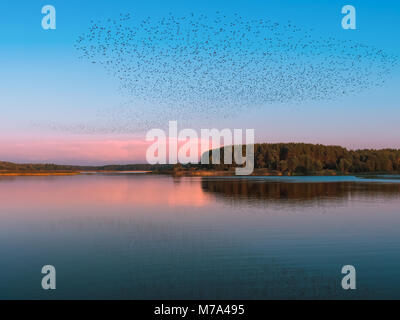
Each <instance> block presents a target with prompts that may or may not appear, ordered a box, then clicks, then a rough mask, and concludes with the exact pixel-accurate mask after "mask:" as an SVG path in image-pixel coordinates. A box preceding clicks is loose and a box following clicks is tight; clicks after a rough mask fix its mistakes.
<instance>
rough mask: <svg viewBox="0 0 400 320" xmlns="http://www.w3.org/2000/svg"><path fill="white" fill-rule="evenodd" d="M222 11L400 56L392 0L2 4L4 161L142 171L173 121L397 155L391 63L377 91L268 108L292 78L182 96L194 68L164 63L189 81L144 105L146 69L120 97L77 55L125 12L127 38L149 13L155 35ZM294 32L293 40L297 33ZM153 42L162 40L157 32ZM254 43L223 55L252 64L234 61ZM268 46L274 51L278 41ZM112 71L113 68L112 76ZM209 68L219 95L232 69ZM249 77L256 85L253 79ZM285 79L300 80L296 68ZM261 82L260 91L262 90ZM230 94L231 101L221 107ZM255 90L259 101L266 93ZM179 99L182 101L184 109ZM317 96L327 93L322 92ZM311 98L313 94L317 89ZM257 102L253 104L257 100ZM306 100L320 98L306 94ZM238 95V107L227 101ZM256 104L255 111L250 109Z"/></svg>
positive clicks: (399, 138)
mask: <svg viewBox="0 0 400 320" xmlns="http://www.w3.org/2000/svg"><path fill="white" fill-rule="evenodd" d="M48 4H49V5H53V6H54V7H55V8H56V23H57V24H56V29H55V30H43V28H42V26H41V20H42V17H43V16H44V15H43V14H42V13H41V9H42V7H43V6H44V5H48ZM347 4H351V5H353V6H354V7H355V8H356V19H357V28H356V30H344V29H343V28H342V26H341V20H342V18H343V14H342V13H341V8H342V7H343V6H344V5H347ZM217 12H218V15H223V16H226V17H227V18H223V19H222V20H223V23H229V21H230V20H229V19H233V17H234V16H235V14H237V15H240V17H241V18H242V19H243V20H245V21H247V22H248V21H258V20H260V19H265V20H269V21H272V22H277V23H280V24H281V25H283V26H284V25H287V24H288V21H290V23H291V24H292V25H296V26H297V27H298V28H300V29H301V30H303V31H301V32H308V33H307V34H310V36H311V37H312V38H313V39H321V40H319V41H320V42H319V43H324V42H323V41H327V40H325V39H331V38H332V39H335V40H334V41H335V43H339V44H340V43H341V42H343V44H344V45H343V48H344V49H343V52H344V53H343V54H348V53H349V50H351V49H350V46H348V45H345V43H358V44H362V45H365V46H368V47H370V48H374V50H382V51H383V52H384V53H385V54H386V55H388V56H390V57H394V58H395V59H397V57H400V40H399V37H398V30H400V19H399V18H400V2H398V1H394V0H393V1H389V0H384V1H370V0H362V1H336V0H319V1H315V0H314V1H308V0H306V1H295V0H293V1H289V0H280V1H277V0H275V1H271V0H263V1H261V0H260V1H257V0H250V1H240V0H239V1H237V0H235V1H222V0H220V1H218V0H217V1H215V0H214V1H177V0H171V1H161V0H159V1H155V0H150V1H135V0H133V1H123V0H114V1H100V0H99V1H96V2H94V1H76V0H69V1H60V0H58V1H57V0H49V1H36V0H25V1H9V0H2V1H1V3H0V74H1V76H0V108H1V117H0V161H1V160H2V161H14V162H23V163H26V162H51V163H59V164H108V163H143V162H145V152H146V148H147V147H148V143H146V142H145V139H144V137H145V134H146V131H147V130H149V129H151V128H154V127H160V128H166V127H167V126H168V121H173V120H178V123H179V122H180V123H181V126H182V127H181V129H183V128H184V127H190V128H194V129H196V130H199V129H200V128H218V129H223V128H230V129H232V130H233V129H235V128H242V129H247V128H251V129H254V130H255V139H256V142H309V143H321V144H328V145H342V146H345V147H348V148H352V149H358V148H386V147H390V148H400V129H399V126H398V119H399V118H400V108H399V101H400V92H399V90H398V89H399V84H400V68H399V65H398V64H397V65H395V66H394V67H391V68H389V69H390V70H389V71H390V72H386V71H385V74H383V75H380V77H384V80H385V81H384V83H381V82H379V85H376V86H366V88H364V89H363V90H360V91H357V92H352V93H351V94H346V95H342V94H341V92H338V93H337V95H336V94H335V90H338V89H340V88H341V87H340V85H338V84H337V83H336V82H335V86H334V87H333V89H332V90H331V91H330V92H329V93H328V94H327V95H326V98H327V99H323V98H322V99H309V100H307V99H306V100H304V99H302V101H297V100H299V99H297V100H296V98H293V97H291V98H290V99H286V100H282V99H272V98H271V100H270V101H264V100H265V97H266V96H268V95H270V96H271V95H273V96H275V95H279V97H282V95H285V96H287V92H288V91H290V90H292V88H291V87H290V83H291V82H290V80H287V79H288V77H289V79H290V76H291V74H290V73H288V72H285V73H283V77H280V78H279V79H281V80H279V83H278V84H276V82H277V81H278V80H276V79H275V78H273V81H272V80H271V81H270V82H267V81H266V80H263V79H261V78H260V75H259V74H258V73H254V70H255V68H256V66H258V65H257V64H254V66H253V69H251V72H250V71H249V73H248V74H242V77H240V76H239V77H238V78H237V79H236V80H233V82H234V85H236V87H234V86H233V85H232V86H231V87H229V86H228V89H226V90H227V91H224V92H223V97H222V98H223V99H222V98H221V97H220V96H217V95H215V93H218V92H220V91H218V90H213V88H216V87H215V83H214V82H213V81H214V80H213V81H210V82H209V83H208V84H202V88H203V89H205V92H206V94H205V96H200V95H194V94H193V92H190V93H188V94H187V92H188V88H189V87H190V83H191V82H195V78H196V76H195V75H194V74H191V73H190V71H191V69H190V68H186V67H185V68H186V69H184V68H183V69H182V68H181V69H179V70H180V71H182V72H185V73H178V72H177V73H175V74H173V72H171V70H172V69H168V68H169V66H167V68H166V69H165V70H169V72H170V74H168V75H167V76H168V77H170V78H168V79H172V80H171V81H172V82H171V83H174V84H175V87H176V84H177V83H178V84H179V83H180V82H185V80H186V82H188V83H189V84H188V86H189V87H184V88H183V87H182V88H181V87H179V89H180V91H178V90H174V88H172V92H170V93H171V94H170V95H168V94H166V93H167V92H169V91H168V90H171V89H170V88H169V87H165V88H163V89H160V92H161V93H160V94H159V95H154V99H153V100H151V101H150V102H148V101H147V102H144V101H143V96H145V95H147V96H151V95H152V94H154V92H153V91H151V88H150V87H151V85H150V86H149V85H147V84H146V83H145V80H146V78H145V77H144V76H143V73H142V74H138V75H135V74H134V73H133V72H132V74H129V75H128V77H129V78H128V80H129V81H131V80H135V81H137V85H135V86H131V87H128V88H129V89H132V90H131V91H129V92H128V91H127V90H124V89H123V88H122V89H121V85H122V86H124V85H125V89H126V82H123V80H121V79H119V78H118V75H117V76H116V75H115V74H113V73H112V72H111V73H110V72H109V70H107V69H106V68H104V67H103V65H102V64H100V63H98V62H99V60H97V63H94V61H92V60H93V58H87V57H83V58H82V50H79V49H77V47H76V43H77V40H78V39H79V37H80V36H82V35H88V34H90V28H91V26H93V23H97V24H98V25H100V26H101V25H107V23H108V22H107V21H109V20H108V19H111V21H112V20H114V19H116V20H118V19H119V18H120V14H124V15H125V14H130V15H131V20H130V21H129V22H126V23H130V24H129V25H128V24H127V26H130V27H131V28H133V29H134V30H137V28H139V24H138V22H139V21H143V20H146V19H148V17H150V20H151V22H148V23H149V24H150V27H151V28H152V29H151V30H153V31H152V32H153V33H154V32H156V33H157V34H160V31H162V27H160V21H161V20H162V19H163V18H165V17H167V18H168V17H171V16H172V17H191V15H192V14H194V15H195V16H196V17H198V16H200V15H204V16H207V17H210V19H209V20H206V21H208V22H206V24H207V23H212V21H214V20H215V17H216V15H217ZM124 23H125V22H124ZM135 28H136V29H135ZM154 30H155V31H154ZM146 32H147V31H144V30H137V36H138V37H142V38H143V37H145V36H146ZM301 32H300V34H303V33H301ZM189 36H190V35H189ZM267 36H268V35H267ZM283 36H285V35H283ZM160 37H161V38H162V36H161V35H160ZM161 38H160V39H161ZM86 39H88V38H87V37H86ZM144 39H145V38H144ZM204 40H205V39H203V38H198V40H193V39H192V40H190V41H192V42H191V43H192V44H196V41H198V42H203V41H204ZM211 40H212V41H214V42H213V43H215V44H216V43H219V42H218V41H221V38H218V37H215V38H213V39H211ZM295 40H296V39H294V40H293V41H295ZM85 41H86V40H85ZM85 41H83V42H84V43H85V45H90V44H93V43H90V42H88V41H86V42H85ZM132 41H133V44H135V45H136V44H137V43H134V42H135V41H136V40H135V39H133V40H132ZM149 41H150V40H149ZM163 41H164V40H160V42H159V43H157V42H156V41H155V40H154V39H153V40H152V41H151V45H152V46H156V47H157V46H159V47H162V46H163V45H168V41H167V40H165V41H164V42H163ZM171 41H172V42H171V43H172V44H173V45H177V47H179V46H180V45H181V43H179V42H178V41H177V40H175V39H174V40H171ZM185 41H186V40H185ZM257 41H258V40H257V39H256V38H254V39H252V40H250V42H246V43H244V44H243V47H242V48H240V47H238V46H232V47H230V51H229V52H228V53H229V57H228V58H227V59H228V60H229V59H231V60H229V61H235V62H240V63H244V62H246V59H247V58H246V57H242V56H240V53H243V52H245V53H246V52H248V51H245V50H248V49H247V48H245V46H247V45H249V46H250V45H251V46H252V48H253V49H254V51H255V52H257V53H261V52H262V50H264V49H266V48H264V47H263V45H262V44H260V43H259V42H257ZM272 41H273V42H272V44H275V43H277V42H274V40H272ZM131 43H132V42H131ZM149 43H150V42H149ZM149 43H148V44H149ZM337 46H338V45H337ZM337 48H339V47H337ZM139 49H140V48H139ZM253 49H252V50H253ZM156 50H157V49H156ZM235 50H236V51H235ZM282 50H284V49H283V48H280V47H276V48H275V47H274V48H273V51H274V54H280V55H279V56H280V57H281V56H282V55H283V53H284V52H283V51H282ZM321 50H322V55H324V54H325V53H326V55H327V54H328V53H327V52H325V53H324V49H321ZM280 51H282V52H280ZM374 52H375V51H374ZM123 54H124V56H123V57H124V58H125V59H127V58H128V59H130V52H128V51H127V52H124V53H123ZM185 54H187V52H186V53H185ZM284 54H285V55H284V56H283V57H284V59H283V61H282V65H284V66H285V65H286V66H287V61H285V58H286V57H289V58H293V57H292V56H290V53H289V55H288V53H287V52H285V53H284ZM329 54H331V53H329ZM149 55H150V54H149V53H147V55H146V57H145V58H143V60H135V61H133V60H126V61H127V62H126V63H127V64H131V63H134V62H135V63H136V62H138V61H139V62H142V63H144V64H145V62H146V61H147V60H145V59H147V58H149V59H150V58H152V57H149ZM239 56H240V58H239ZM115 57H116V56H115V55H114V56H110V59H113V58H115ZM309 57H313V55H307V56H301V58H300V59H298V60H293V61H294V63H295V65H294V66H295V67H298V66H299V65H301V63H303V62H302V61H303V60H301V59H303V58H309ZM95 58H99V57H95ZM153 58H157V57H153ZM183 58H185V56H180V57H178V61H180V62H182V61H183ZM363 58H365V60H363V62H362V63H363V64H364V65H363V67H365V68H364V69H363V70H369V71H371V73H372V75H371V76H368V77H371V79H374V78H373V77H374V74H378V73H379V72H380V71H382V70H381V69H379V68H380V65H379V64H376V65H374V64H373V63H371V65H369V57H363ZM132 59H133V58H132ZM135 59H136V58H135ZM234 59H236V60H234ZM305 60H306V59H304V61H305ZM151 61H152V62H149V65H150V64H151V66H155V63H161V60H160V61H158V62H157V59H153V60H151ZM154 61H156V62H154ZM162 61H163V62H168V61H167V60H162ZM207 61H208V60H207ZM321 61H322V60H321ZM335 61H337V60H335ZM340 61H342V60H340ZM169 63H172V62H170V61H169ZM304 63H306V62H304ZM308 63H309V62H308ZM270 65H271V64H270ZM115 66H116V65H114V64H111V69H112V68H114V67H115ZM125 67H126V65H125ZM279 67H280V65H278V64H274V65H273V68H276V69H274V70H275V71H274V72H275V73H274V75H277V73H276V72H277V70H278V68H279ZM213 68H214V65H213ZM328 68H329V66H326V65H325V66H324V69H322V71H324V72H327V70H328ZM378 69H379V70H378ZM141 70H142V69H141ZM148 70H150V69H147V71H148ZM249 70H250V69H249ZM360 70H361V69H360ZM333 71H334V72H336V71H335V70H333ZM145 72H146V70H145ZM215 72H216V73H215V74H218V77H219V78H218V82H217V84H218V86H219V85H221V88H222V87H223V86H225V84H226V83H228V81H229V80H231V79H230V76H229V75H230V72H231V71H227V70H225V69H224V70H223V69H222V67H219V66H218V65H216V69H215ZM340 72H343V71H340ZM340 72H339V73H340ZM363 72H365V71H363ZM171 73H172V74H171ZM250 73H251V74H250ZM321 73H323V72H321ZM182 74H184V76H182ZM253 74H255V75H254V77H252V76H251V75H253ZM279 75H281V74H280V73H279ZM157 76H159V75H158V74H156V75H155V76H154V75H152V77H153V78H152V79H156V78H155V77H157ZM292 76H293V77H297V76H298V73H296V72H295V70H294V69H293V74H292ZM361 76H362V73H361ZM257 77H259V78H257ZM324 77H328V76H325V74H322V75H318V76H317V74H315V76H314V79H317V80H316V81H317V82H318V81H319V82H320V80H318V79H324ZM330 77H331V78H332V77H333V76H332V75H331V76H330ZM366 77H367V76H366ZM147 79H149V78H147ZM336 80H337V79H336V78H335V81H336ZM357 80H358V79H357ZM361 80H364V79H361ZM141 81H142V82H141ZM215 81H216V80H215ZM231 81H232V80H231ZM293 81H296V80H293ZM297 81H299V80H298V79H297ZM332 81H333V78H332ZM154 83H155V82H154ZM154 83H153V85H154ZM231 83H232V82H231ZM327 83H328V82H327ZM329 83H330V82H329ZM240 84H242V85H243V88H244V89H243V90H244V91H246V90H248V91H247V92H245V93H244V96H245V99H244V100H243V101H242V100H240V101H239V100H237V99H240V97H241V96H240V95H239V93H237V92H234V90H233V89H232V88H239V89H241V88H240ZM267 84H268V86H269V87H267ZM271 84H273V86H274V88H275V87H276V88H277V90H279V92H278V93H277V91H273V92H272V91H271V89H270V86H271ZM263 85H265V86H266V87H265V89H264V88H263ZM336 85H337V86H336ZM178 86H179V85H178ZM238 86H239V87H238ZM194 87H195V88H194V89H193V90H195V89H196V86H195V85H194ZM225 87H226V86H225ZM225 87H224V88H225ZM138 88H140V89H141V91H139V89H138ZM217 88H218V89H220V87H217ZM302 88H303V87H302ZM146 90H149V91H146ZM162 90H164V91H162ZM254 90H255V91H254ZM340 90H341V89H340ZM230 92H231V93H232V94H230V96H229V98H228V99H225V98H226V96H227V95H228V94H229V93H230ZM240 92H242V91H240ZM254 92H255V93H254ZM262 92H264V93H265V95H261V94H260V93H262ZM183 93H184V100H185V101H184V102H182V101H181V100H182V99H183V98H182V97H183ZM236 93H237V95H236ZM322 93H326V91H325V89H324V91H322ZM207 94H209V96H207ZM141 95H143V96H141ZM318 95H319V96H320V95H321V92H319V93H318ZM256 96H257V97H260V98H259V99H256V98H254V99H252V98H253V97H256ZM308 96H315V94H314V95H312V94H311V93H308ZM328 96H329V99H328ZM207 98H209V99H208V100H207ZM180 99H181V100H180ZM218 99H220V100H218ZM235 99H236V100H237V101H233V100H235ZM262 99H264V100H262ZM206 100H207V101H206ZM261 100H262V101H261ZM205 101H206V102H205ZM238 101H239V102H238ZM214 104H215V105H214ZM251 104H254V106H250V105H251ZM238 105H240V107H238ZM215 107H218V112H214V111H213V110H214V108H215ZM144 124H146V125H144Z"/></svg>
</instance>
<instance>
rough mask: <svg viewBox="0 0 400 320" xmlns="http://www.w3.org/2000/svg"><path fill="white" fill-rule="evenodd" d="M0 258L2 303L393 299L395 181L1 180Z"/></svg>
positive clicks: (399, 282) (398, 285) (399, 244)
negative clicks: (345, 279)
mask: <svg viewBox="0 0 400 320" xmlns="http://www.w3.org/2000/svg"><path fill="white" fill-rule="evenodd" d="M0 252H1V256H2V259H1V260H0V297H1V298H2V299H8V298H25V299H38V298H39V299H43V298H44V299H47V298H48V299H51V298H76V299H95V298H110V299H175V298H176V299H191V298H198V299H214V298H217V299H276V298H290V299H292V298H293V299H300V298H303V299H304V298H305V299H308V298H318V299H328V298H344V299H354V298H397V299H399V298H400V179H399V177H397V176H387V177H380V178H379V179H376V177H375V178H366V179H359V178H355V177H293V178H291V177H281V178H279V177H278V178H276V177H271V178H270V177H246V178H236V177H227V178H200V177H195V178H173V177H169V176H155V175H146V174H141V175H139V174H125V175H99V174H96V175H81V176H70V177H68V176H64V177H1V178H0ZM46 264H51V265H54V266H55V267H56V270H57V289H56V290H54V291H51V292H49V291H44V290H42V289H41V285H40V283H41V278H42V274H41V272H40V271H41V268H42V266H43V265H46ZM346 264H351V265H354V266H355V267H356V270H357V290H354V291H344V290H343V289H341V285H340V282H341V278H342V274H341V268H342V266H343V265H346Z"/></svg>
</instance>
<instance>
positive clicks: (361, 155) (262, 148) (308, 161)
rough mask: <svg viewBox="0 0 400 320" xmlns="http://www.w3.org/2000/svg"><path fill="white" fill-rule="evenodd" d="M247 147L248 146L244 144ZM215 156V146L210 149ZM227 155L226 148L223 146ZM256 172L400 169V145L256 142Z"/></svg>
mask: <svg viewBox="0 0 400 320" xmlns="http://www.w3.org/2000/svg"><path fill="white" fill-rule="evenodd" d="M243 148H244V146H243ZM208 153H209V157H210V158H211V150H210V151H209V152H208ZM220 155H221V156H220V158H221V159H223V155H224V149H223V148H221V149H220ZM254 161H255V163H254V168H255V174H257V173H258V174H278V175H282V174H283V175H312V174H322V175H323V174H326V175H330V174H363V173H394V172H400V150H399V149H380V150H375V149H363V150H348V149H346V148H343V147H340V146H326V145H321V144H306V143H261V144H255V145H254ZM235 167H237V165H236V164H235V163H233V164H224V163H221V164H209V165H202V164H186V165H181V164H177V165H169V164H166V165H162V164H161V165H157V164H156V165H150V164H128V165H106V166H73V165H72V166H71V165H56V164H16V163H12V162H3V161H0V174H6V173H21V174H24V173H62V172H64V173H72V172H82V171H103V172H113V171H116V172H118V171H152V172H153V173H176V174H179V173H185V172H188V173H190V172H192V173H195V172H198V173H200V172H230V171H232V170H233V169H234V168H235Z"/></svg>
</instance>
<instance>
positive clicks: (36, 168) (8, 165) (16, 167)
mask: <svg viewBox="0 0 400 320" xmlns="http://www.w3.org/2000/svg"><path fill="white" fill-rule="evenodd" d="M172 169H173V166H171V165H150V164H127V165H105V166H74V165H57V164H17V163H13V162H4V161H0V172H13V173H25V172H26V173H32V172H79V171H136V170H138V171H165V170H172Z"/></svg>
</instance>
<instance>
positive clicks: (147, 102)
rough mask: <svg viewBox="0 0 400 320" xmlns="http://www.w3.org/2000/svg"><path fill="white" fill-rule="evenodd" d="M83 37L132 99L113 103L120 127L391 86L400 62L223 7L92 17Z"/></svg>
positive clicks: (91, 56)
mask: <svg viewBox="0 0 400 320" xmlns="http://www.w3.org/2000/svg"><path fill="white" fill-rule="evenodd" d="M75 46H76V49H77V50H78V51H79V52H80V57H81V58H83V59H87V61H89V62H90V63H93V64H96V65H101V66H103V67H104V68H105V69H106V70H107V72H108V73H109V74H111V75H113V76H114V77H115V78H116V79H117V80H118V83H119V86H120V91H121V94H122V95H123V97H124V100H125V101H126V102H125V103H124V104H123V105H121V106H119V107H117V108H116V110H118V112H110V115H111V117H110V124H111V123H114V124H115V125H114V127H115V130H116V131H118V130H120V131H121V130H127V131H129V130H131V129H132V128H131V127H130V126H131V125H129V124H128V120H129V121H130V120H134V118H140V123H141V126H142V127H149V126H150V127H151V126H154V125H157V122H159V123H161V122H164V123H165V122H166V121H167V120H178V119H179V118H181V119H188V118H190V117H192V118H193V119H196V117H198V116H200V115H203V116H206V117H207V118H211V117H214V118H215V117H221V116H222V117H224V116H229V115H232V114H239V113H240V112H246V110H248V109H249V108H254V107H257V108H263V107H265V106H267V105H270V104H275V103H282V104H286V103H295V104H296V103H300V104H301V103H307V102H310V101H322V100H329V99H336V98H338V97H341V96H346V95H353V94H356V93H359V92H362V91H364V90H366V89H370V88H372V87H375V86H381V85H383V84H384V82H385V80H386V79H387V75H388V73H389V72H390V70H391V69H392V68H393V67H394V65H395V64H396V63H397V59H396V57H393V56H390V55H388V54H386V53H385V52H383V51H382V50H379V49H376V48H373V47H371V46H367V45H363V44H360V43H355V42H354V41H350V40H337V39H334V38H332V37H327V38H325V37H321V36H314V33H313V31H312V30H310V31H308V30H302V29H300V28H299V27H296V26H295V25H293V24H292V23H291V22H287V23H285V24H282V23H277V22H274V21H271V20H266V19H258V20H248V19H245V18H243V17H241V16H240V15H238V14H236V15H232V16H229V17H228V16H225V15H223V14H221V13H219V12H217V13H216V14H215V15H213V16H212V17H208V16H206V15H201V14H200V15H195V14H190V15H189V16H185V17H175V16H173V15H172V14H170V15H169V16H166V17H164V18H161V19H157V20H155V19H152V18H146V19H144V20H142V19H140V20H136V19H133V18H132V17H131V15H130V14H121V15H120V16H119V18H118V19H108V20H106V21H103V22H102V21H98V22H95V21H92V22H91V26H90V28H89V30H88V31H87V32H86V33H85V34H82V35H81V36H79V37H78V39H77V41H76V44H75ZM146 120H147V122H146ZM121 121H126V123H125V124H123V125H121ZM117 123H119V124H118V125H116V124H117ZM137 125H139V122H136V123H135V126H137ZM118 128H119V129H118ZM123 128H125V129H123Z"/></svg>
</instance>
